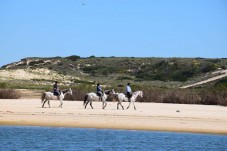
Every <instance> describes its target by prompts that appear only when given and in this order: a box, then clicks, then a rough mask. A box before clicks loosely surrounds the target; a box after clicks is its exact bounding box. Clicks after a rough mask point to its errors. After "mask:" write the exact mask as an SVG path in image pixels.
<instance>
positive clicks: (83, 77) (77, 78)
mask: <svg viewBox="0 0 227 151" xmlns="http://www.w3.org/2000/svg"><path fill="white" fill-rule="evenodd" d="M1 69H7V70H10V69H50V70H51V71H56V72H57V73H58V74H59V75H60V76H59V77H60V78H61V80H59V82H60V83H61V85H60V88H61V89H64V88H68V87H71V88H73V95H72V96H70V95H68V96H66V100H83V99H84V96H85V95H86V93H88V92H94V91H95V85H96V83H97V82H99V83H101V85H103V88H104V89H110V88H114V89H115V91H116V92H124V89H125V85H126V84H127V82H131V83H132V89H133V90H134V91H136V90H142V91H143V92H144V98H139V99H138V101H139V102H160V103H185V104H212V105H227V100H226V98H227V97H226V95H227V94H226V89H227V78H224V79H222V80H219V81H217V82H213V83H210V84H209V85H204V86H203V87H201V88H196V89H177V88H178V87H180V86H181V85H183V84H186V83H187V84H188V83H193V82H195V81H201V80H203V79H206V78H209V77H211V76H213V75H212V74H210V73H211V72H212V71H216V70H221V69H227V59H226V58H223V59H205V58H134V57H131V58H129V57H114V56H113V57H95V56H90V57H88V58H82V57H80V56H77V55H73V56H68V57H54V58H25V59H22V60H21V61H20V62H16V63H12V64H9V65H5V66H3V67H2V68H1ZM68 75H69V76H71V78H69V77H67V76H68ZM54 81H55V79H53V78H51V77H50V78H47V79H43V78H40V79H38V78H33V79H29V80H27V81H26V80H12V79H11V80H9V81H0V88H3V89H4V90H6V89H7V91H10V89H18V88H23V89H24V88H25V89H41V90H45V91H50V90H52V83H53V82H54ZM65 81H67V82H65ZM7 91H4V93H7ZM111 99H113V98H109V100H111Z"/></svg>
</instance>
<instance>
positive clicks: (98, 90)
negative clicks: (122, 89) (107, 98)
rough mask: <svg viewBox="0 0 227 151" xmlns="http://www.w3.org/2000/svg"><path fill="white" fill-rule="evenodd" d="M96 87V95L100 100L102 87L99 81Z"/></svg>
mask: <svg viewBox="0 0 227 151" xmlns="http://www.w3.org/2000/svg"><path fill="white" fill-rule="evenodd" d="M96 89H97V95H98V96H99V98H100V100H101V101H102V96H103V91H102V88H101V86H100V84H99V83H98V84H97V87H96Z"/></svg>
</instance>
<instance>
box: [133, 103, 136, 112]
mask: <svg viewBox="0 0 227 151" xmlns="http://www.w3.org/2000/svg"><path fill="white" fill-rule="evenodd" d="M132 103H133V105H134V110H136V106H135V101H132Z"/></svg>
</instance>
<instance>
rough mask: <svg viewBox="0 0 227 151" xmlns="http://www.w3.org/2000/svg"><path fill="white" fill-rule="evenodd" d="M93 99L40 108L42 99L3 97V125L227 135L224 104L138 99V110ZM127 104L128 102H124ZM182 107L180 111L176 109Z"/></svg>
mask: <svg viewBox="0 0 227 151" xmlns="http://www.w3.org/2000/svg"><path fill="white" fill-rule="evenodd" d="M107 103H108V105H107V107H106V109H105V110H103V109H101V106H102V104H101V102H93V106H94V108H95V109H93V110H92V109H90V106H88V109H86V110H85V109H84V107H83V106H82V104H83V103H82V101H64V102H63V108H57V106H58V105H59V101H53V100H52V101H51V102H50V104H51V106H52V108H41V103H40V99H19V100H0V125H2V126H3V125H4V126H45V127H65V128H67V127H72V128H97V129H119V130H144V131H163V132H186V133H203V134H221V135H227V129H226V127H227V108H226V107H223V106H212V105H211V106H210V105H209V106H208V105H188V104H163V103H137V102H136V103H135V105H136V107H137V110H134V109H133V107H132V106H131V107H130V109H129V110H117V109H116V107H117V103H116V102H115V103H114V102H107ZM123 105H124V106H125V107H126V106H127V105H128V102H124V103H123ZM176 111H180V112H176Z"/></svg>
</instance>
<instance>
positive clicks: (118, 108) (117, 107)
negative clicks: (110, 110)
mask: <svg viewBox="0 0 227 151" xmlns="http://www.w3.org/2000/svg"><path fill="white" fill-rule="evenodd" d="M119 104H120V103H119V102H117V109H118V110H119Z"/></svg>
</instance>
